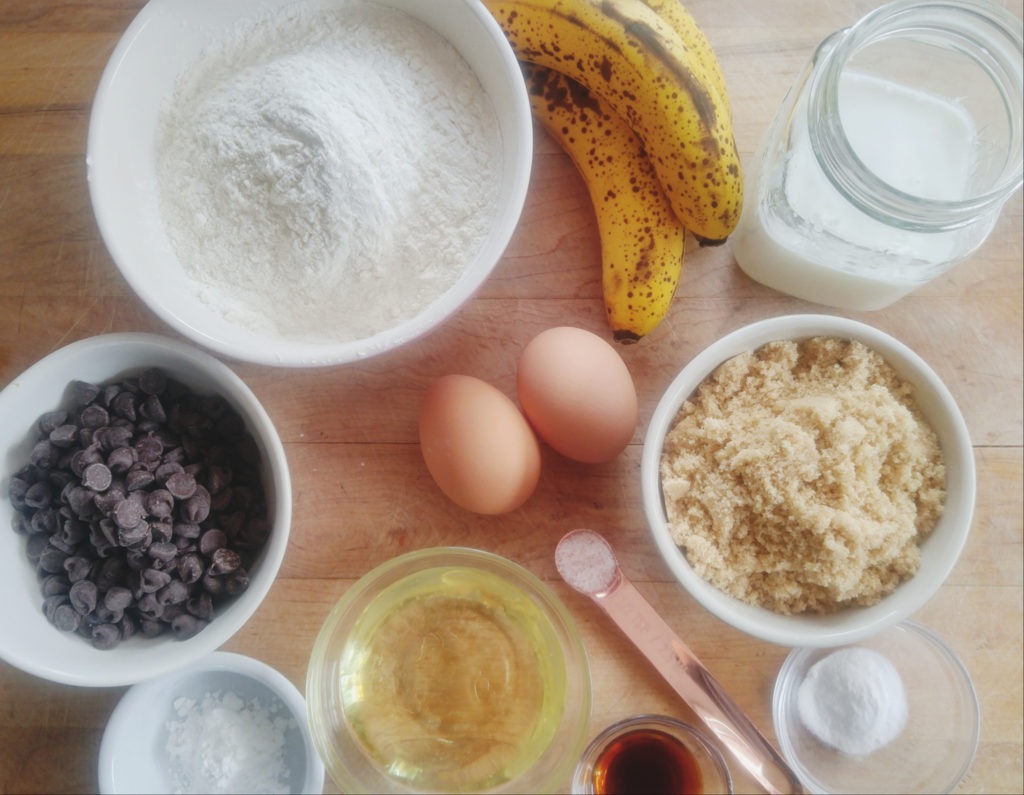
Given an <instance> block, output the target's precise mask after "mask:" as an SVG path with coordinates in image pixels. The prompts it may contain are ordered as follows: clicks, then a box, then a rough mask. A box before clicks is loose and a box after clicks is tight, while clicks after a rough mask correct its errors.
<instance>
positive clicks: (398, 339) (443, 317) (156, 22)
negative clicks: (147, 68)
mask: <svg viewBox="0 0 1024 795" xmlns="http://www.w3.org/2000/svg"><path fill="white" fill-rule="evenodd" d="M331 1H332V0H320V3H321V4H324V3H328V4H329V3H330V2H331ZM374 1H375V2H383V3H384V4H385V5H388V6H391V7H394V8H397V9H399V10H404V11H407V12H411V13H413V15H414V16H416V17H417V18H418V19H420V20H421V21H423V22H424V24H427V25H428V26H430V27H434V28H435V30H436V27H435V26H434V24H433V23H431V22H428V21H426V20H424V19H423V13H422V12H420V11H417V10H416V6H415V3H414V2H410V0H374ZM456 1H457V2H458V3H459V5H460V6H461V7H462V8H463V9H464V10H465V14H466V16H467V18H468V19H470V20H471V21H472V24H474V25H476V26H477V27H479V29H480V30H481V32H482V34H483V36H482V37H481V39H482V40H488V41H490V43H491V44H493V47H494V51H495V55H496V57H497V58H498V59H499V63H500V64H501V69H500V73H499V77H500V78H501V79H502V81H503V82H504V83H505V84H506V85H507V87H508V99H509V100H510V102H509V105H508V110H507V120H508V121H507V122H505V121H501V117H502V115H503V114H502V111H501V109H500V108H498V106H497V103H494V104H495V110H496V112H497V113H498V116H499V121H500V125H501V140H502V142H503V143H502V156H501V159H502V181H503V184H504V183H507V184H508V189H507V195H503V196H502V197H501V201H500V202H499V204H498V206H497V207H496V208H495V212H494V217H493V219H492V221H491V229H490V232H489V235H488V237H487V238H485V240H484V241H483V242H482V244H481V246H480V248H479V249H478V250H477V252H476V253H475V254H474V256H473V257H472V258H471V259H470V260H469V262H468V264H467V265H466V267H465V268H464V269H463V271H462V273H461V274H460V276H459V278H458V279H457V280H456V281H455V282H454V283H453V284H452V285H451V286H450V287H449V288H448V289H447V290H446V291H445V292H444V293H442V294H441V295H439V296H438V297H437V298H436V299H435V300H434V301H432V302H431V303H430V304H428V305H427V306H425V307H424V308H423V309H422V310H421V311H420V312H419V313H417V314H416V315H414V316H413V317H411V318H407V319H405V320H404V321H402V322H401V323H399V324H398V325H396V326H392V327H391V328H388V329H385V330H383V331H380V332H377V333H375V334H372V335H371V336H369V337H366V338H362V339H355V340H344V341H341V342H325V343H305V342H301V341H295V340H291V339H281V338H277V337H274V336H273V335H263V334H260V333H257V332H256V331H251V332H250V330H248V329H235V328H234V327H233V324H230V323H227V322H226V321H225V330H227V329H228V328H231V329H232V330H233V331H234V332H237V333H238V336H240V337H241V338H242V339H235V338H234V334H232V338H231V339H227V338H224V335H222V334H221V333H220V332H216V331H213V330H204V329H203V328H200V327H199V324H198V323H196V322H193V318H192V317H191V315H187V314H183V313H182V312H180V311H179V310H178V309H177V308H175V307H174V306H169V305H167V304H166V303H165V302H164V297H165V296H164V293H165V292H166V291H165V290H163V289H161V288H160V286H159V285H157V284H155V283H154V282H153V281H151V280H150V279H148V278H147V277H146V271H147V268H145V267H136V266H134V265H132V264H131V263H132V262H133V261H135V260H137V259H138V257H136V256H134V255H133V254H132V253H131V252H132V250H134V249H138V248H140V247H141V246H142V244H141V242H135V243H132V244H129V243H128V242H127V240H128V236H126V235H125V234H124V232H123V231H122V229H121V227H122V226H123V220H122V217H121V215H122V214H121V213H119V212H117V211H116V208H115V207H113V206H108V205H110V204H111V202H113V201H114V199H113V198H112V197H114V196H118V195H121V194H122V193H123V192H124V191H126V190H131V191H135V192H136V193H137V194H138V196H139V197H144V196H146V195H147V191H152V190H155V188H153V187H152V185H151V184H149V183H151V182H152V180H154V179H155V177H153V176H146V175H137V174H136V175H126V174H114V173H108V171H109V170H110V169H109V168H108V166H109V164H110V163H116V162H120V160H121V159H122V157H123V156H122V155H121V154H120V152H119V150H118V147H117V145H116V142H115V139H116V138H117V132H116V131H117V130H122V126H123V125H127V124H130V123H131V122H129V121H127V120H121V121H118V119H121V118H122V117H123V116H124V114H123V113H122V112H121V111H120V110H119V106H118V102H119V101H123V97H120V93H121V92H122V91H127V90H129V89H125V88H122V86H124V85H125V84H129V83H132V82H137V81H138V79H139V78H138V76H137V74H135V73H136V72H137V71H138V69H137V68H133V66H132V63H133V61H134V60H135V59H137V58H138V57H139V56H138V55H137V53H139V52H142V53H146V52H149V51H150V50H152V49H154V48H152V47H149V46H147V45H146V41H149V39H152V38H153V37H154V36H159V35H160V34H159V30H160V29H161V26H164V27H166V28H167V29H170V30H172V33H173V35H177V36H179V37H181V36H186V35H187V36H189V37H195V38H196V39H197V41H201V42H208V41H209V36H210V35H211V33H210V31H217V30H221V31H223V30H224V29H226V28H229V27H230V25H231V24H233V23H235V22H238V21H240V20H242V19H248V18H254V17H255V16H258V15H260V14H261V13H266V12H268V11H270V10H272V9H276V8H278V7H280V6H283V5H287V4H288V3H291V2H294V0H223V1H222V2H221V3H216V4H212V3H208V2H206V0H176V2H169V1H168V0H150V2H148V3H146V5H144V6H143V7H142V9H140V11H139V13H138V14H137V15H136V16H135V18H134V19H133V20H132V21H131V22H130V23H129V25H128V27H127V28H126V30H125V31H124V33H123V34H122V36H121V38H120V39H119V40H118V42H117V44H116V45H115V47H114V50H113V52H112V53H111V56H110V58H109V60H108V62H107V64H106V66H105V68H104V70H103V72H102V74H101V77H100V81H99V83H98V86H97V90H96V93H95V95H94V98H93V103H92V108H91V111H90V116H89V124H88V133H87V142H86V171H87V182H88V188H89V196H90V203H91V206H92V209H93V215H94V216H95V218H96V222H97V226H98V228H99V231H100V236H101V238H102V239H103V241H104V244H105V246H106V248H107V251H108V252H109V254H110V257H111V259H112V260H113V261H114V263H115V265H116V266H117V269H118V271H119V272H120V273H121V275H122V277H123V278H124V279H125V280H126V281H127V283H128V284H129V286H130V287H131V288H132V290H133V292H134V293H135V294H136V295H137V296H138V297H139V298H140V300H141V301H142V302H143V303H144V304H145V305H146V306H147V307H148V308H149V309H150V310H151V311H152V312H153V313H154V314H155V315H156V316H157V317H159V318H160V319H161V320H162V321H163V322H164V323H166V324H167V325H168V326H169V327H170V328H172V329H173V330H175V331H176V332H178V333H180V334H182V335H183V336H185V337H186V338H188V339H190V340H191V341H193V342H194V343H196V344H198V345H201V346H203V347H205V348H208V349H210V350H212V351H214V352H215V353H217V354H220V355H222V356H225V357H227V358H230V359H235V360H238V361H244V362H251V363H255V364H262V365H267V366H271V367H302V368H306V367H329V366H335V365H342V364H350V363H353V362H357V361H361V360H364V359H367V358H370V357H374V356H379V355H382V354H385V353H388V352H391V351H393V350H395V349H396V348H399V347H401V346H403V345H406V344H408V343H410V342H412V341H414V340H417V339H419V338H421V337H423V336H425V335H427V334H429V333H431V332H433V331H434V330H436V329H437V328H438V327H439V326H440V325H442V324H443V323H444V322H445V321H447V320H448V319H450V318H451V317H452V316H453V315H455V314H456V313H457V312H458V311H459V310H460V309H461V308H462V307H463V306H464V305H465V304H466V303H467V302H468V301H469V300H470V299H471V298H472V297H473V296H474V295H475V294H476V293H477V292H478V291H479V289H480V288H481V287H482V286H483V284H484V283H485V282H486V280H487V278H488V277H489V276H490V274H491V273H493V271H494V270H495V268H496V267H497V266H498V264H499V263H500V261H501V258H502V256H503V254H504V251H505V250H506V249H507V247H508V244H509V243H510V241H511V239H512V236H513V235H514V234H515V231H516V229H517V227H518V224H519V219H520V217H521V215H522V211H523V208H524V206H525V202H526V197H527V193H528V188H529V182H530V174H531V170H532V161H533V135H534V128H533V122H532V114H531V113H530V105H529V99H528V95H527V90H526V84H525V81H523V80H522V73H521V71H520V69H519V65H518V62H517V61H516V59H515V54H514V52H513V50H512V47H511V44H510V43H509V41H508V39H507V37H505V35H504V33H503V32H502V31H501V28H500V27H499V25H498V23H497V21H496V20H495V19H494V18H493V16H492V15H491V14H490V12H488V11H487V9H486V8H485V7H484V6H483V4H481V3H478V2H474V0H456ZM186 2H187V3H188V5H187V6H186ZM188 9H191V12H192V13H195V12H196V11H198V12H199V13H200V15H201V18H200V19H197V20H193V21H188V20H186V19H184V18H183V16H182V15H183V14H184V13H186V11H187V10H188ZM439 35H442V36H443V35H444V34H440V33H439ZM445 38H448V37H447V36H445ZM449 41H450V43H451V44H452V46H453V47H455V49H457V50H459V51H460V52H462V51H463V46H464V45H459V44H457V43H456V42H454V41H451V40H450V39H449ZM196 46H198V45H196ZM179 49H180V48H178V47H175V48H174V50H173V51H174V52H178V50H179ZM141 57H142V58H144V59H146V58H149V57H153V56H152V55H142V56H141ZM464 57H465V55H464ZM191 62H192V59H187V60H186V61H183V63H184V64H187V63H191ZM488 77H489V79H493V80H496V79H498V78H495V77H494V76H493V75H489V76H488ZM172 85H173V83H172ZM142 126H143V127H144V126H145V125H142ZM112 129H113V130H115V132H111V130H112ZM122 133H123V130H122ZM140 201H141V200H140ZM148 201H149V200H148V199H147V200H146V202H143V203H147V202H148ZM132 234H133V235H142V234H144V233H143V232H142V231H139V232H133V233H132ZM145 234H146V246H145V248H146V250H147V252H148V254H147V261H148V263H150V264H152V263H153V262H154V261H157V260H159V261H163V262H166V263H168V264H171V263H173V264H175V265H177V263H178V260H177V258H176V257H175V256H174V255H173V254H172V253H171V248H170V243H169V241H168V240H167V237H166V233H165V232H164V231H163V227H162V224H159V225H157V227H155V228H153V229H148V230H146V232H145ZM196 300H198V299H194V298H192V297H190V298H189V299H188V302H189V303H194V302H195V301H196ZM216 322H218V323H219V322H220V321H216ZM243 332H244V333H243ZM243 340H244V341H243ZM252 341H254V342H255V343H257V344H253V342H252Z"/></svg>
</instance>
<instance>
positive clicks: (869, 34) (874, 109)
mask: <svg viewBox="0 0 1024 795" xmlns="http://www.w3.org/2000/svg"><path fill="white" fill-rule="evenodd" d="M1022 64H1024V45H1022V25H1021V21H1020V20H1019V19H1017V18H1016V17H1015V16H1014V15H1013V14H1011V13H1010V12H1009V11H1007V10H1005V9H1003V8H1000V7H999V6H996V5H993V4H992V3H989V2H983V1H982V0H934V1H933V2H921V1H920V0H897V2H892V3H889V4H887V5H884V6H882V7H881V8H879V9H877V10H876V11H874V12H872V13H870V14H868V15H867V16H866V17H864V18H863V19H861V20H860V21H859V22H858V23H856V24H855V25H853V26H852V27H850V28H847V29H844V30H841V31H838V32H836V33H834V34H833V35H832V36H830V37H829V38H827V39H826V40H825V41H824V42H822V44H821V45H820V46H819V47H818V49H817V51H816V52H815V53H814V56H813V58H812V59H811V61H810V63H809V64H808V66H807V68H806V69H805V70H804V73H803V74H802V75H801V76H800V78H799V80H798V81H797V83H796V85H794V86H793V88H792V89H791V90H790V92H789V93H788V94H787V96H786V99H785V101H784V102H783V105H782V108H781V109H780V111H779V113H778V115H777V116H776V118H775V120H774V121H773V123H772V126H771V128H770V129H769V130H768V131H767V134H766V136H765V138H764V140H763V141H762V142H761V148H760V152H759V154H758V157H757V160H756V161H755V162H754V163H752V164H751V167H749V168H748V169H747V174H748V180H747V186H746V196H747V198H746V201H745V204H744V208H743V215H742V217H741V219H740V223H739V226H738V228H737V229H736V231H735V232H734V234H733V236H732V238H731V241H732V247H733V253H734V254H735V256H736V259H737V261H738V262H739V265H740V267H741V268H742V269H743V270H744V271H745V272H746V273H747V274H748V275H749V276H751V277H752V278H753V279H755V280H757V281H759V282H761V283H763V284H766V285H768V286H769V287H773V288H775V289H778V290H781V291H782V292H785V293H788V294H790V295H794V296H797V297H800V298H804V299H807V300H810V301H815V302H817V303H821V304H826V305H830V306H835V307H840V308H844V309H853V310H867V309H880V308H882V307H884V306H888V305H889V304H891V303H893V302H894V301H896V300H897V299H899V298H901V297H902V296H904V295H906V294H907V293H909V292H911V291H912V290H914V289H915V288H917V287H919V286H920V285H922V284H924V283H925V282H927V281H929V280H931V279H933V278H934V277H935V276H937V275H939V274H941V273H943V272H944V271H946V270H948V269H949V268H951V267H952V266H953V265H955V264H956V263H957V262H959V261H961V260H963V259H965V258H966V257H967V256H969V255H970V254H971V253H972V252H973V251H974V250H975V249H977V248H978V246H980V245H981V243H982V242H983V241H984V240H985V238H986V237H987V236H988V234H989V232H991V230H992V227H993V225H994V224H995V222H996V219H997V218H998V215H999V211H1000V209H1001V208H1002V206H1003V204H1004V203H1005V202H1006V200H1007V199H1008V198H1009V197H1010V196H1012V195H1013V193H1014V192H1015V191H1016V190H1017V189H1018V188H1020V186H1021V180H1022V165H1021V163H1022V161H1021V149H1022V128H1021V125H1022V107H1021V106H1022V95H1024V81H1022Z"/></svg>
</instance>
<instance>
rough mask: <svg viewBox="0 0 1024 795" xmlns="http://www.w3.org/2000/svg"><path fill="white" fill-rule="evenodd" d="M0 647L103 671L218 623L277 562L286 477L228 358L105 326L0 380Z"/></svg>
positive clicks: (197, 637)
mask: <svg viewBox="0 0 1024 795" xmlns="http://www.w3.org/2000/svg"><path fill="white" fill-rule="evenodd" d="M0 416H3V417H4V423H3V425H2V428H0V454H2V455H3V466H2V468H0V524H2V525H3V529H2V530H0V582H2V583H3V585H2V590H3V598H4V602H5V606H4V610H3V612H2V614H0V659H3V660H5V661H6V662H8V663H10V664H11V665H13V666H15V667H17V668H20V669H22V670H24V671H26V672H28V673H30V674H33V675H36V676H39V677H41V678H43V679H48V680H51V681H56V682H61V683H64V684H69V685H78V686H91V687H113V686H123V685H129V684H134V683H136V682H139V681H141V680H143V679H149V678H152V677H155V676H159V675H161V674H164V673H168V672H170V671H173V670H177V669H179V668H181V667H183V666H185V665H187V664H189V663H192V662H194V661H196V660H198V659H199V658H201V657H203V656H205V655H207V654H209V653H210V652H212V651H214V650H215V649H217V648H218V647H219V646H221V645H222V644H223V643H224V642H225V641H227V640H228V639H229V638H230V637H231V636H232V635H233V634H234V633H235V632H237V631H238V630H239V629H240V628H241V627H242V625H243V624H245V622H246V621H247V620H248V619H249V618H250V617H251V616H252V615H253V613H254V612H255V611H256V609H257V608H258V607H259V605H260V603H261V602H262V600H263V598H264V597H265V596H266V594H267V592H268V591H269V589H270V586H271V584H272V583H273V581H274V579H275V577H276V576H277V572H278V570H279V568H280V565H281V561H282V559H283V557H284V551H285V547H286V545H287V542H288V534H289V530H290V523H291V481H290V477H289V473H288V466H287V461H286V459H285V455H284V449H283V447H282V445H281V441H280V438H279V437H278V435H277V431H276V429H275V428H274V425H273V423H272V422H271V420H270V418H269V416H268V415H267V413H266V411H265V410H264V409H263V407H262V406H261V405H260V403H259V401H258V400H257V398H256V396H255V395H254V394H253V393H252V391H251V390H250V389H249V388H248V387H247V386H246V384H245V383H244V382H243V381H242V380H241V378H239V377H238V376H237V375H236V374H235V372H234V371H233V370H231V369H230V368H229V367H228V366H227V365H225V364H224V363H222V362H221V361H219V360H218V359H216V358H214V357H213V356H211V355H210V354H208V353H205V352H204V351H201V350H199V349H197V348H195V347H193V346H191V345H190V344H186V343H182V342H179V341H177V340H173V339H169V338H165V337H162V336H158V335H152V334H136V333H127V334H106V335H101V336H96V337H90V338H87V339H82V340H79V341H77V342H73V343H71V344H69V345H67V346H65V347H63V348H60V349H58V350H56V351H54V352H53V353H51V354H49V355H48V356H46V357H45V358H43V359H41V360H40V361H39V362H37V363H36V364H34V365H33V366H31V367H30V368H29V369H27V370H26V371H25V372H24V373H22V374H21V375H19V376H18V377H17V378H15V379H14V380H13V381H11V382H10V383H9V384H7V385H6V386H5V388H4V389H3V391H2V392H0Z"/></svg>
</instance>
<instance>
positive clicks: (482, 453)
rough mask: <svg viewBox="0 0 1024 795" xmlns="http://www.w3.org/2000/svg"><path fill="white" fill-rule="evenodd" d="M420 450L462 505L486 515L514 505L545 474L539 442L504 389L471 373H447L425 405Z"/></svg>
mask: <svg viewBox="0 0 1024 795" xmlns="http://www.w3.org/2000/svg"><path fill="white" fill-rule="evenodd" d="M419 428H420V449H421V451H422V453H423V460H424V461H425V462H426V464H427V469H428V470H429V471H430V474H431V476H432V477H433V478H434V481H435V482H436V483H437V485H438V487H440V489H441V491H443V492H444V493H445V494H446V495H448V497H449V498H450V499H451V500H452V501H453V502H455V503H456V504H457V505H459V506H461V507H463V508H465V509H466V510H469V511H474V512H476V513H482V514H499V513H506V512H508V511H512V510H515V509H516V508H518V507H519V506H520V505H522V504H523V503H524V502H526V500H527V499H528V498H529V496H530V495H531V494H533V491H534V489H535V488H536V486H537V480H538V479H539V477H540V445H539V443H538V442H537V437H536V436H535V435H534V433H533V430H532V429H531V428H530V425H529V423H527V421H526V419H525V418H524V417H523V415H522V413H521V412H520V411H519V409H518V408H517V407H516V404H515V403H514V402H513V401H512V400H510V399H509V398H508V397H507V396H506V395H504V394H503V393H502V392H501V391H499V390H498V389H496V388H495V387H493V386H491V385H490V384H488V383H486V382H484V381H481V380H480V379H479V378H473V377H472V376H468V375H446V376H443V377H442V378H439V379H438V380H437V381H435V382H434V383H433V384H431V386H430V387H429V388H428V389H427V392H426V395H424V398H423V404H422V406H421V408H420V419H419Z"/></svg>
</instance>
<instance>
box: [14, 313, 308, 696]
mask: <svg viewBox="0 0 1024 795" xmlns="http://www.w3.org/2000/svg"><path fill="white" fill-rule="evenodd" d="M149 367H159V368H161V369H163V371H164V372H165V373H167V375H169V376H172V377H175V378H177V380H179V381H181V382H183V383H184V384H186V385H187V386H189V387H191V388H192V389H193V390H194V391H196V392H199V393H203V394H219V395H221V396H223V397H224V398H225V399H227V401H228V402H229V403H230V404H231V405H232V406H233V407H234V408H235V409H236V410H237V411H238V412H239V414H240V415H241V417H242V418H243V419H244V421H245V423H246V426H247V428H248V430H249V432H250V433H251V434H252V436H253V437H254V439H255V440H256V443H257V446H258V448H259V452H260V456H261V459H262V461H261V466H262V473H263V481H264V491H265V494H266V497H267V501H268V507H267V510H268V517H267V518H268V521H269V522H270V525H271V531H270V536H269V538H268V540H267V542H266V543H265V545H264V546H263V549H262V552H261V553H260V554H259V556H258V557H257V558H256V561H255V563H254V564H253V565H252V566H251V567H250V568H249V570H248V573H249V577H250V583H249V586H248V588H247V589H246V590H244V591H243V592H242V593H241V594H239V595H238V596H237V597H235V598H234V599H233V601H231V602H228V603H225V604H224V605H222V606H221V607H219V608H218V609H217V611H216V612H215V614H214V616H213V619H212V620H211V621H210V623H209V625H208V626H206V627H205V628H204V629H202V630H201V631H200V632H198V633H197V634H196V635H194V636H192V637H191V638H188V639H187V640H177V639H175V638H174V636H173V635H172V634H170V633H164V634H163V635H160V636H158V637H156V638H145V637H141V635H139V636H136V637H133V638H130V639H128V640H125V641H122V642H121V643H120V644H119V645H117V646H116V647H115V648H113V649H105V650H102V649H97V648H94V647H93V646H92V645H91V644H90V643H89V641H88V640H86V639H85V638H83V637H81V636H79V635H77V634H73V633H67V632H63V631H61V630H58V629H57V628H55V627H54V626H53V625H52V624H51V623H50V622H49V621H48V619H47V618H46V616H45V615H44V614H43V610H42V602H43V595H42V592H41V590H40V584H39V582H38V581H37V577H36V573H35V568H34V567H33V565H32V564H31V563H30V562H29V560H28V558H27V556H26V550H25V544H26V542H25V538H24V536H22V535H20V534H18V533H16V532H14V531H13V530H12V529H11V523H12V518H13V514H14V507H13V505H12V504H11V501H10V498H9V496H8V495H9V486H10V481H11V476H12V475H13V474H14V473H15V472H17V471H18V470H19V469H21V468H22V467H23V466H24V465H25V464H27V463H28V461H29V453H30V451H31V449H32V444H33V436H32V433H31V431H32V426H33V424H34V423H35V422H36V420H37V419H38V418H39V417H40V416H41V415H42V414H43V413H45V412H47V411H50V410H53V409H56V408H58V406H61V405H66V403H65V395H66V392H67V390H68V385H69V384H70V383H71V382H72V381H73V380H83V381H87V382H92V383H103V382H106V381H111V380H116V379H118V378H120V377H121V376H125V375H132V374H137V373H138V372H140V371H142V370H144V369H146V368H149ZM0 417H3V418H4V421H3V423H0V455H2V466H0V597H2V599H3V604H4V609H3V610H2V611H0V658H2V659H4V660H6V661H7V662H8V663H10V664H11V665H14V666H16V667H18V668H21V669H22V670H24V671H27V672H28V673H31V674H34V675H36V676H39V677H42V678H44V679H49V680H52V681H55V682H62V683H65V684H69V685H81V686H120V685H128V684H134V683H136V682H139V681H141V680H143V679H148V678H150V677H154V676H159V675H161V674H164V673H167V672H169V671H173V670H175V669H178V668H181V667H183V666H185V665H187V664H189V663H191V662H194V661H195V660H198V659H199V658H201V657H204V656H206V655H207V654H209V653H210V652H211V651H213V650H214V649H216V648H218V647H219V646H220V645H221V644H223V643H224V642H225V641H227V640H228V639H229V638H230V637H231V636H232V635H234V634H235V632H237V631H238V630H239V629H240V628H241V627H242V625H243V624H245V622H246V621H247V620H248V619H249V617H250V616H252V614H253V613H254V612H255V611H256V609H257V608H258V607H259V605H260V603H261V602H262V601H263V598H264V597H265V596H266V594H267V591H269V590H270V586H271V585H272V584H273V582H274V579H275V577H276V576H277V572H278V570H279V568H280V566H281V561H282V559H283V558H284V552H285V547H286V546H287V544H288V535H289V531H290V526H291V510H292V508H291V504H292V495H291V479H290V476H289V473H288V464H287V460H286V459H285V455H284V448H283V447H282V445H281V440H280V438H279V437H278V435H277V431H276V429H275V428H274V425H273V423H272V422H271V420H270V417H269V416H268V415H267V413H266V411H265V410H264V409H263V407H262V406H261V405H260V403H259V401H258V400H257V399H256V396H255V395H254V394H253V393H252V392H251V390H250V389H249V388H248V387H247V386H246V385H245V383H244V382H243V381H242V380H241V379H240V378H239V377H238V376H237V375H236V374H235V373H234V372H233V371H232V370H231V369H230V368H229V367H227V366H226V365H225V364H224V363H222V362H220V361H218V360H217V359H216V358H214V357H213V356H211V355H210V354H208V353H206V352H204V351H201V350H199V349H197V348H195V347H194V346H192V345H189V344H186V343H181V342H178V341H176V340H171V339H167V338H164V337H160V336H157V335H151V334H132V333H129V334H107V335H102V336H98V337H90V338H88V339H83V340H79V341H78V342H74V343H71V344H70V345H67V346H66V347H64V348H61V349H59V350H57V351H55V352H54V353H51V354H50V355H49V356H47V357H45V358H44V359H42V360H40V361H39V362H37V363H36V364H34V365H33V366H32V367H30V368H29V369H28V370H26V371H25V372H24V373H22V374H21V375H19V376H18V377H17V378H15V379H14V380H13V381H12V382H11V383H10V384H8V385H7V386H6V387H5V388H4V390H3V391H2V392H0Z"/></svg>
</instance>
